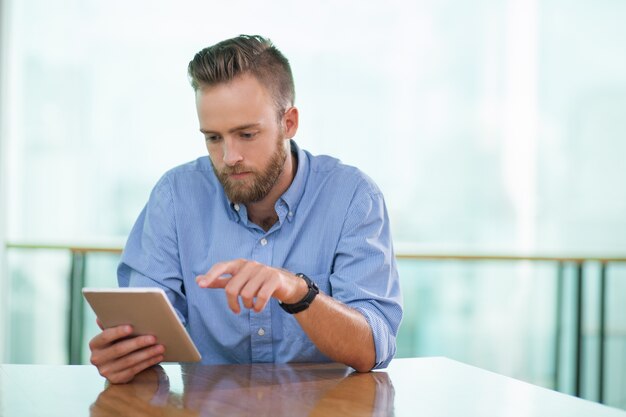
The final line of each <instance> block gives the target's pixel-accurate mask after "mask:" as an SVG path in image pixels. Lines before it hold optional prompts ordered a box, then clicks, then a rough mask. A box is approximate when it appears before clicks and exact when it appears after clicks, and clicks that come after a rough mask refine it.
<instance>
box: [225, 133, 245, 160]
mask: <svg viewBox="0 0 626 417" xmlns="http://www.w3.org/2000/svg"><path fill="white" fill-rule="evenodd" d="M223 143H224V164H226V165H227V166H234V165H236V164H237V163H239V162H241V161H242V160H243V155H242V153H241V149H240V147H239V144H238V143H237V141H235V140H232V139H225V140H224V142H223Z"/></svg>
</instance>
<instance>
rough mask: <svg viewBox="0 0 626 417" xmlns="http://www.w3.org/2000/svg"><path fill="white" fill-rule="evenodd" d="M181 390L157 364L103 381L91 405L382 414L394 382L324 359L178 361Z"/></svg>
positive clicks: (200, 412) (185, 411)
mask: <svg viewBox="0 0 626 417" xmlns="http://www.w3.org/2000/svg"><path fill="white" fill-rule="evenodd" d="M181 370H182V380H183V387H184V389H183V391H182V392H175V391H174V390H172V389H170V381H169V377H168V375H167V373H166V372H165V370H164V369H163V368H161V367H155V368H152V369H149V370H147V371H144V372H143V373H141V374H140V375H138V376H137V378H136V379H135V380H134V381H133V383H131V384H124V385H108V386H107V387H106V388H105V389H104V391H102V393H100V395H98V398H97V399H96V401H95V402H94V403H93V405H92V406H91V407H90V413H91V414H90V415H91V416H92V417H104V416H118V415H120V416H121V415H124V416H155V415H159V416H161V415H168V416H170V415H171V416H204V415H218V416H236V415H267V416H294V417H295V416H328V415H344V416H387V415H391V414H392V412H393V386H392V385H391V381H390V380H389V377H388V375H387V374H386V373H385V372H371V373H366V374H359V373H356V372H353V371H352V370H351V369H350V368H347V367H345V366H342V365H337V364H325V365H305V364H296V365H272V364H256V365H216V366H206V365H182V367H181Z"/></svg>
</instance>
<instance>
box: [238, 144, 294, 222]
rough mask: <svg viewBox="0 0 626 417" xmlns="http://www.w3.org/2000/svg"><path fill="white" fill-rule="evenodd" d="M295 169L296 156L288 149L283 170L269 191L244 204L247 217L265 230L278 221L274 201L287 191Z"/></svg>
mask: <svg viewBox="0 0 626 417" xmlns="http://www.w3.org/2000/svg"><path fill="white" fill-rule="evenodd" d="M297 169H298V158H297V157H296V155H294V154H293V153H292V152H291V150H290V151H289V154H288V157H287V158H285V166H284V167H283V172H282V173H281V175H280V177H278V181H277V182H276V184H275V185H274V187H272V189H271V190H270V192H269V193H268V194H267V195H266V196H265V198H263V199H262V200H260V201H257V202H254V203H248V204H246V208H247V210H248V219H249V220H250V221H251V222H252V223H254V224H256V225H258V226H260V227H261V228H262V229H263V230H265V231H266V232H267V231H268V230H270V229H271V227H272V226H273V225H274V223H276V222H277V221H278V214H276V209H275V205H276V201H277V200H278V199H279V198H280V196H281V195H283V194H284V192H285V191H287V189H288V188H289V186H290V185H291V183H292V182H293V179H294V177H295V176H296V171H297Z"/></svg>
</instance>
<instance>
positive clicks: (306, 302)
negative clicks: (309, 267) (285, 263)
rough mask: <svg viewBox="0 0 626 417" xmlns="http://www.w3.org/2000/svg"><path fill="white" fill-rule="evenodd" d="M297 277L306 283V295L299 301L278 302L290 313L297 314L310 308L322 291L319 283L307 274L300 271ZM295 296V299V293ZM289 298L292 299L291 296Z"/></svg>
mask: <svg viewBox="0 0 626 417" xmlns="http://www.w3.org/2000/svg"><path fill="white" fill-rule="evenodd" d="M296 277H297V278H299V279H301V280H302V282H304V283H305V284H306V289H307V292H306V294H305V295H304V297H302V298H301V299H300V300H299V301H296V302H292V303H287V302H280V303H278V304H279V305H280V307H281V308H282V309H283V310H285V311H286V312H287V313H289V314H297V313H300V312H301V311H304V310H306V309H307V308H309V307H310V306H311V303H312V302H313V300H315V297H316V296H317V294H319V292H320V290H319V288H318V287H317V285H315V282H313V281H312V280H311V279H310V278H309V277H307V276H306V275H304V274H301V273H299V274H296ZM293 298H294V299H295V295H294V297H293ZM289 299H290V301H291V297H289Z"/></svg>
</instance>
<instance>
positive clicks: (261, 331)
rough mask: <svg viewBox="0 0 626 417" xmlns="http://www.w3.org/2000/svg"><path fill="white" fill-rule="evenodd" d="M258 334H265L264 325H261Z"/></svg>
mask: <svg viewBox="0 0 626 417" xmlns="http://www.w3.org/2000/svg"><path fill="white" fill-rule="evenodd" d="M257 334H258V335H259V336H263V335H265V330H263V327H261V328H260V329H259V331H258V332H257Z"/></svg>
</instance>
